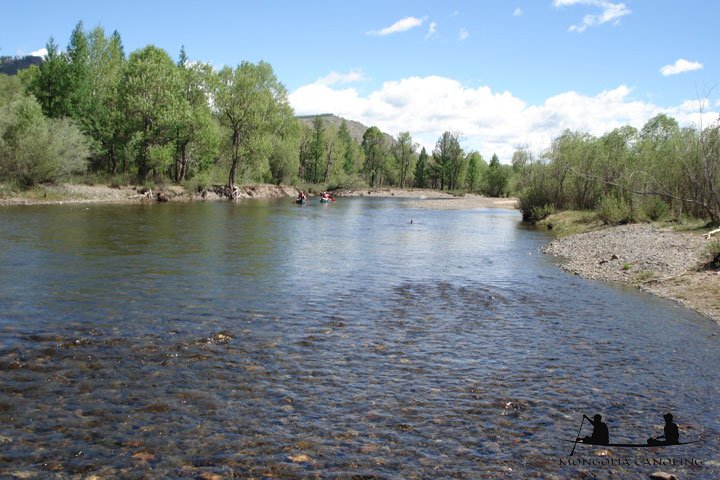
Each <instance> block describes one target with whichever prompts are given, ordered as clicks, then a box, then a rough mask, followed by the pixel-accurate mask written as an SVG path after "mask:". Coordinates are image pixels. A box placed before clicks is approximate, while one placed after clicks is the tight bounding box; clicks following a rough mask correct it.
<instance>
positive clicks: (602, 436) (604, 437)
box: [578, 414, 610, 445]
mask: <svg viewBox="0 0 720 480" xmlns="http://www.w3.org/2000/svg"><path fill="white" fill-rule="evenodd" d="M583 417H585V418H586V419H587V421H588V422H590V424H591V425H592V426H593V432H592V435H590V436H588V437H585V438H583V439H582V442H583V443H589V444H592V445H607V444H608V443H610V432H609V431H608V426H607V424H605V423H603V421H602V415H600V414H596V415H595V416H594V417H593V418H592V419H590V417H588V416H587V415H585V414H583ZM578 440H580V439H579V438H578Z"/></svg>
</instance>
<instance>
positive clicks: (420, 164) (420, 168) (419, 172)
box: [414, 147, 428, 188]
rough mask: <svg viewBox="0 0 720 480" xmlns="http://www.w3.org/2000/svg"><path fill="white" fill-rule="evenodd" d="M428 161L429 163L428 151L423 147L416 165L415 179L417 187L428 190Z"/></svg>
mask: <svg viewBox="0 0 720 480" xmlns="http://www.w3.org/2000/svg"><path fill="white" fill-rule="evenodd" d="M427 161H428V154H427V150H425V147H422V150H420V155H418V161H417V163H416V164H415V175H414V178H415V186H416V187H418V188H427V186H428V179H427V176H428V175H427V169H428V166H427Z"/></svg>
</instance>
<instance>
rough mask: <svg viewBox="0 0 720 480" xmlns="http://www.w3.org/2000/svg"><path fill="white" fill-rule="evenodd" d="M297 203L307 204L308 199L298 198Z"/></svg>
mask: <svg viewBox="0 0 720 480" xmlns="http://www.w3.org/2000/svg"><path fill="white" fill-rule="evenodd" d="M295 203H297V204H298V205H305V204H306V203H307V200H305V199H304V198H303V199H300V198H298V199H297V200H295Z"/></svg>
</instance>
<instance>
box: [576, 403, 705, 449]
mask: <svg viewBox="0 0 720 480" xmlns="http://www.w3.org/2000/svg"><path fill="white" fill-rule="evenodd" d="M663 419H664V420H665V426H664V427H663V434H662V435H659V436H657V437H650V438H648V439H647V441H646V442H645V443H610V431H609V430H608V426H607V424H606V423H605V422H603V421H602V415H600V414H596V415H595V416H593V418H590V417H588V416H587V415H585V414H583V418H582V422H580V429H579V430H578V434H577V437H576V438H575V440H567V441H569V442H573V443H574V445H573V448H572V451H571V452H570V456H572V455H573V454H574V453H575V447H577V446H578V444H581V445H583V444H584V445H602V446H604V447H626V448H648V447H670V446H673V445H687V444H689V443H699V442H700V440H691V441H685V442H681V441H680V430H679V429H678V426H677V424H676V423H675V422H674V421H673V415H672V413H666V414H665V415H663ZM585 420H587V421H588V423H589V425H591V426H592V433H591V434H590V435H587V436H585V437H581V436H580V435H581V434H582V430H583V426H584V425H585Z"/></svg>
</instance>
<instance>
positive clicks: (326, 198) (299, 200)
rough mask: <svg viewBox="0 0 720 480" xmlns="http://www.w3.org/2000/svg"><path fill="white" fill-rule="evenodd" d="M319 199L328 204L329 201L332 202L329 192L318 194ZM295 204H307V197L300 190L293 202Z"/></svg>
mask: <svg viewBox="0 0 720 480" xmlns="http://www.w3.org/2000/svg"><path fill="white" fill-rule="evenodd" d="M320 199H321V200H322V201H325V202H328V201H330V200H333V198H332V195H330V193H329V192H322V193H321V194H320ZM295 201H296V202H297V203H305V202H307V195H306V194H305V192H304V191H302V190H300V193H298V196H297V199H296V200H295Z"/></svg>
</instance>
